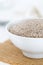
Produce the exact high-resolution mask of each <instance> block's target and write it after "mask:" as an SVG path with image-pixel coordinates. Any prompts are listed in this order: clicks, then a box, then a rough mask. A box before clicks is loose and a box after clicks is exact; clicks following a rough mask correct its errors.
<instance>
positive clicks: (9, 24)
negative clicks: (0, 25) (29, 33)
mask: <svg viewBox="0 0 43 65" xmlns="http://www.w3.org/2000/svg"><path fill="white" fill-rule="evenodd" d="M24 20H39V19H22V20H18V21H19V22H17V23H20V21H24ZM40 20H43V19H40ZM15 22H16V21H15ZM13 23H14V21H13V22H9V23H8V24H7V25H6V31H7V32H8V33H10V34H11V35H13V36H18V37H21V38H27V39H43V38H34V37H25V36H20V35H16V34H13V33H11V32H9V30H8V28H9V27H10V26H11V24H13ZM17 23H14V24H17Z"/></svg>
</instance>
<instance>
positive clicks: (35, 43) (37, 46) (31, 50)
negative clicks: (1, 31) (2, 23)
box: [6, 19, 43, 58]
mask: <svg viewBox="0 0 43 65" xmlns="http://www.w3.org/2000/svg"><path fill="white" fill-rule="evenodd" d="M33 20H34V19H33ZM24 21H26V20H24ZM20 22H22V20H20V21H17V22H16V21H15V22H12V23H9V24H8V25H7V26H6V31H7V33H8V35H9V39H10V40H11V41H12V43H13V44H14V45H15V46H16V47H18V48H19V49H21V51H22V53H23V54H24V55H25V56H27V57H30V58H43V38H30V37H22V36H18V35H15V34H12V33H11V32H9V28H10V26H12V25H13V24H15V25H16V24H18V23H20Z"/></svg>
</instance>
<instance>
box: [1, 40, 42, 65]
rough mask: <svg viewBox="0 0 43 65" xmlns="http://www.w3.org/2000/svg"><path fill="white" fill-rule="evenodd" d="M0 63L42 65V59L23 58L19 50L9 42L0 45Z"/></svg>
mask: <svg viewBox="0 0 43 65" xmlns="http://www.w3.org/2000/svg"><path fill="white" fill-rule="evenodd" d="M0 61H4V62H7V63H10V64H11V65H43V59H30V58H27V57H25V56H24V55H23V54H22V52H21V50H19V49H18V48H16V47H15V46H14V45H13V44H12V43H11V42H10V41H9V40H7V41H6V42H4V44H0Z"/></svg>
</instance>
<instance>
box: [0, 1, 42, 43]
mask: <svg viewBox="0 0 43 65" xmlns="http://www.w3.org/2000/svg"><path fill="white" fill-rule="evenodd" d="M27 18H28V19H37V18H43V0H0V42H3V41H5V40H6V39H8V35H7V33H6V30H5V27H6V25H7V24H8V23H9V22H15V21H16V20H21V19H27Z"/></svg>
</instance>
